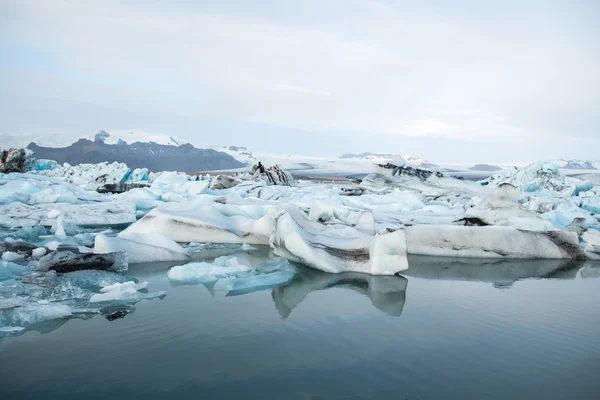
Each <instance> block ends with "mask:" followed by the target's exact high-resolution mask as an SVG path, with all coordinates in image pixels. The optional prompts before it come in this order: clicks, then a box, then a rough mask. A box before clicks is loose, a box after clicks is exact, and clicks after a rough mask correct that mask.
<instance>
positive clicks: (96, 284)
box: [59, 270, 132, 291]
mask: <svg viewBox="0 0 600 400" xmlns="http://www.w3.org/2000/svg"><path fill="white" fill-rule="evenodd" d="M131 280H132V278H130V277H127V276H124V275H121V274H117V273H115V272H109V271H98V270H87V271H74V272H69V273H67V274H63V275H62V276H60V278H59V281H60V283H64V284H65V285H67V286H75V287H79V288H82V289H85V290H91V291H98V290H99V289H100V288H102V287H106V286H110V285H113V284H115V283H123V282H129V281H131Z"/></svg>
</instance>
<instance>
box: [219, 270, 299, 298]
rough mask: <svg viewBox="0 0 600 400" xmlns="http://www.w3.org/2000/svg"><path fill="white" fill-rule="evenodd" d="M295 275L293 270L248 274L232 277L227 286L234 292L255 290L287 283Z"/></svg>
mask: <svg viewBox="0 0 600 400" xmlns="http://www.w3.org/2000/svg"><path fill="white" fill-rule="evenodd" d="M293 277H294V272H292V271H277V272H272V273H269V274H263V275H255V276H248V277H245V278H237V279H232V280H231V281H229V282H228V283H227V288H228V289H229V291H230V294H232V292H244V293H248V292H253V291H257V290H263V289H268V288H272V287H276V286H281V285H285V284H286V283H287V282H289V281H290V280H291V279H292V278H293Z"/></svg>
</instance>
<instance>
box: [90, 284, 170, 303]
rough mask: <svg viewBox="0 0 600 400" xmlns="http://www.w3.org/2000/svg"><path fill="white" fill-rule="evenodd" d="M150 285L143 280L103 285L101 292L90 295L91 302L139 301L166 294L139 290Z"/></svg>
mask: <svg viewBox="0 0 600 400" xmlns="http://www.w3.org/2000/svg"><path fill="white" fill-rule="evenodd" d="M147 286H148V282H142V283H139V284H136V283H135V282H133V281H131V282H123V283H115V284H113V285H109V286H105V287H103V288H102V289H101V290H100V292H101V293H99V294H94V295H93V296H92V297H90V303H99V302H105V301H116V300H124V301H137V300H142V299H145V300H149V299H154V298H158V297H162V296H164V295H165V293H164V292H158V293H151V294H145V293H140V292H139V290H141V289H145V288H146V287H147Z"/></svg>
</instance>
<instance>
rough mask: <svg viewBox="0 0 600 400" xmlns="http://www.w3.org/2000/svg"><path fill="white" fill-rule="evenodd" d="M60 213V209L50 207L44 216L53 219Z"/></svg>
mask: <svg viewBox="0 0 600 400" xmlns="http://www.w3.org/2000/svg"><path fill="white" fill-rule="evenodd" d="M61 214H62V212H61V211H59V210H56V209H52V210H50V211H48V214H47V215H46V216H47V217H48V218H50V219H55V218H58V216H59V215H61Z"/></svg>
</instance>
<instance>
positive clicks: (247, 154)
mask: <svg viewBox="0 0 600 400" xmlns="http://www.w3.org/2000/svg"><path fill="white" fill-rule="evenodd" d="M208 148H209V149H213V150H216V151H220V152H221V153H225V154H229V155H230V156H231V157H233V158H235V159H236V160H238V161H239V162H242V163H244V164H246V165H254V164H256V163H257V162H258V160H257V159H256V158H255V157H254V155H253V154H252V152H251V151H250V150H248V149H247V148H246V147H239V146H208Z"/></svg>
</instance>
